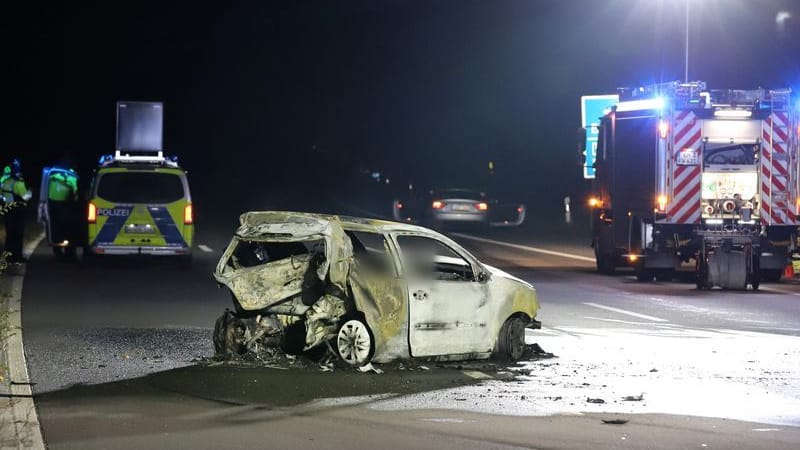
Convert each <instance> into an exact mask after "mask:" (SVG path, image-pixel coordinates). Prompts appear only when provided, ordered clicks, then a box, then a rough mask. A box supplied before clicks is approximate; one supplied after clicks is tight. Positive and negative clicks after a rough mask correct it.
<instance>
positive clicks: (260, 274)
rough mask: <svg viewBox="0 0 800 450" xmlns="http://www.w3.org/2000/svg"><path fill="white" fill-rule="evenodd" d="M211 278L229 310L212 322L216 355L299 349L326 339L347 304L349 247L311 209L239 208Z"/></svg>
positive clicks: (350, 308) (332, 225)
mask: <svg viewBox="0 0 800 450" xmlns="http://www.w3.org/2000/svg"><path fill="white" fill-rule="evenodd" d="M240 222H241V226H240V227H239V229H238V230H237V231H236V234H235V236H234V238H233V240H232V241H231V243H230V244H229V245H228V248H227V249H226V250H225V252H224V253H223V255H222V258H221V259H220V261H219V263H218V265H217V268H216V271H215V273H214V277H215V278H216V280H217V281H218V282H219V283H220V284H222V285H224V286H226V287H227V288H228V289H229V290H230V292H231V294H232V296H233V304H234V309H235V311H233V312H231V311H227V312H226V313H225V314H224V315H223V316H222V317H221V318H220V319H219V320H218V321H217V324H216V327H215V332H214V346H215V349H216V351H217V353H218V354H223V355H237V354H238V355H241V354H245V353H247V352H253V353H254V354H257V355H263V354H264V352H267V353H273V354H274V353H275V352H276V351H278V350H282V351H283V352H286V353H289V354H300V353H302V352H304V351H307V350H310V349H312V348H314V347H317V346H319V345H320V344H323V343H325V342H327V341H328V340H329V339H330V338H332V337H333V336H334V334H335V333H336V331H337V329H338V325H339V321H340V319H341V318H343V317H345V316H346V315H347V312H348V311H351V312H352V311H354V307H353V305H352V304H350V305H348V301H347V300H348V298H349V297H350V295H349V292H348V283H347V277H348V274H349V272H350V264H351V262H352V246H351V244H350V240H349V239H348V238H347V236H346V235H345V234H344V231H343V230H342V228H341V226H339V225H338V224H336V223H335V222H334V221H331V220H330V219H328V218H323V217H321V216H316V215H313V214H302V215H301V214H289V213H279V212H264V213H247V214H244V215H242V217H241V219H240Z"/></svg>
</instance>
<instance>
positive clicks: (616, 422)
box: [602, 419, 630, 425]
mask: <svg viewBox="0 0 800 450" xmlns="http://www.w3.org/2000/svg"><path fill="white" fill-rule="evenodd" d="M602 420H603V423H605V424H607V425H625V424H626V423H628V422H630V420H628V419H602Z"/></svg>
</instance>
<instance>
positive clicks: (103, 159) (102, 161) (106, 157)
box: [98, 155, 114, 166]
mask: <svg viewBox="0 0 800 450" xmlns="http://www.w3.org/2000/svg"><path fill="white" fill-rule="evenodd" d="M112 159H114V157H113V156H111V155H103V156H101V157H100V161H98V164H99V165H101V166H102V165H103V164H105V163H107V162H109V161H111V160H112Z"/></svg>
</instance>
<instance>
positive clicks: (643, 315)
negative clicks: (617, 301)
mask: <svg viewBox="0 0 800 450" xmlns="http://www.w3.org/2000/svg"><path fill="white" fill-rule="evenodd" d="M583 304H584V305H586V306H591V307H593V308H599V309H605V310H606V311H613V312H616V313H620V314H625V315H628V316H631V317H638V318H640V319H645V320H649V321H651V322H669V320H666V319H659V318H658V317H653V316H648V315H646V314H639V313H637V312H633V311H628V310H625V309H619V308H613V307H611V306H606V305H598V304H597V303H592V302H583Z"/></svg>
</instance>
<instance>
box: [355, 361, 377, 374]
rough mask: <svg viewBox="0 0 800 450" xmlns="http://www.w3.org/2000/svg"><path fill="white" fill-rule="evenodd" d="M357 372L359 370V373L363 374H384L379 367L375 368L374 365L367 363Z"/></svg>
mask: <svg viewBox="0 0 800 450" xmlns="http://www.w3.org/2000/svg"><path fill="white" fill-rule="evenodd" d="M356 370H358V371H359V372H362V373H367V372H375V373H377V374H378V375H380V374H382V373H383V370H381V369H378V368H377V367H375V366H373V365H372V363H367V364H365V365H363V366H361V367H358V368H357V369H356Z"/></svg>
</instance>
